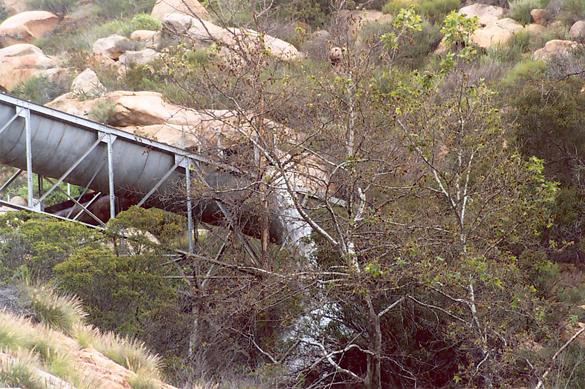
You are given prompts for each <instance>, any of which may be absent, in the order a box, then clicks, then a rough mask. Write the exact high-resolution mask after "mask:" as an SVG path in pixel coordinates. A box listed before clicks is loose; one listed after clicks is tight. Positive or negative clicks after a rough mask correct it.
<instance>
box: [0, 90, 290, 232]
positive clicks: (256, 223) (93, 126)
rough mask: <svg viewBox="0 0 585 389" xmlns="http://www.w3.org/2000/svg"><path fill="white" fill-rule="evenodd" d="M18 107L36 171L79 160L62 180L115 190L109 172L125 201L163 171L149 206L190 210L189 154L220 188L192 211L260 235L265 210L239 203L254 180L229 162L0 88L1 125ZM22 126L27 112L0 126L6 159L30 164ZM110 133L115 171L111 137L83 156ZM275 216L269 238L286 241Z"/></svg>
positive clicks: (56, 174) (47, 173)
mask: <svg viewBox="0 0 585 389" xmlns="http://www.w3.org/2000/svg"><path fill="white" fill-rule="evenodd" d="M17 107H21V108H25V109H27V110H29V112H30V121H29V125H30V130H31V146H32V160H33V161H32V171H33V172H34V173H36V174H38V175H41V176H44V177H51V178H55V179H58V178H60V177H61V176H63V175H64V174H66V173H67V171H68V170H69V169H70V167H72V166H73V165H74V164H77V163H78V166H77V167H76V168H75V169H74V170H73V171H72V172H71V173H70V174H69V175H68V176H67V178H66V179H65V180H64V181H65V182H68V183H70V184H74V185H78V186H82V187H85V186H88V187H89V188H91V189H93V190H94V191H96V192H101V193H108V192H109V179H110V174H111V175H112V177H113V182H114V188H115V194H116V197H117V198H118V199H120V201H121V202H122V203H123V204H122V206H121V208H124V207H128V206H129V205H132V204H137V203H138V202H139V201H140V199H141V198H142V197H143V196H144V195H145V194H146V193H149V192H150V191H151V190H152V189H153V188H155V186H156V185H157V183H159V181H160V180H161V178H163V177H165V176H166V175H168V178H167V179H166V180H165V181H164V183H162V184H161V185H160V187H158V189H157V190H156V191H155V192H154V193H153V195H152V196H151V197H150V198H149V199H148V200H147V201H146V202H145V204H144V206H146V207H156V208H161V209H165V210H169V211H172V212H177V213H182V214H184V213H185V212H186V209H187V208H186V193H185V191H184V190H181V188H184V187H185V185H184V182H185V168H184V167H182V166H177V162H178V161H179V160H180V159H184V158H189V159H190V160H192V161H195V162H196V163H197V164H198V166H200V167H201V177H203V179H204V180H205V181H206V183H207V184H208V185H210V186H211V187H212V188H214V189H215V193H214V191H212V193H211V194H210V193H207V195H205V196H202V197H201V198H194V199H192V200H193V206H194V208H193V214H194V216H195V217H196V218H199V219H200V220H202V221H203V222H205V223H209V224H212V225H219V226H227V225H229V224H230V223H233V224H236V225H237V227H238V228H239V229H240V230H241V231H242V232H243V233H245V234H246V235H249V236H253V237H259V236H260V235H261V220H262V216H261V215H260V213H259V212H258V210H257V209H256V208H254V207H251V206H246V205H241V204H242V201H243V199H245V198H247V197H248V196H250V195H251V193H250V192H249V190H236V189H238V188H245V187H247V184H248V182H247V180H246V179H244V178H242V176H241V175H238V174H237V173H235V172H234V171H231V170H230V169H229V167H227V166H222V165H221V164H220V163H215V162H212V161H209V160H208V159H206V157H204V156H200V155H194V154H192V153H189V152H187V151H185V150H181V149H177V148H174V147H172V146H168V145H165V144H161V143H158V142H155V141H152V140H149V139H146V138H141V137H138V136H136V135H134V134H129V133H126V132H124V131H121V130H118V129H115V128H111V127H107V126H103V125H100V124H97V123H94V122H91V121H89V120H86V119H82V118H78V117H76V116H73V115H69V114H66V113H63V112H60V111H56V110H52V109H50V108H47V107H43V106H38V105H36V104H32V103H29V102H26V101H22V100H19V99H16V98H13V97H11V96H7V95H0V128H2V127H3V126H4V125H5V124H6V123H8V122H9V121H10V119H12V118H13V117H14V115H15V113H16V110H17ZM24 128H25V118H23V117H18V118H16V119H15V120H14V121H13V122H12V123H11V124H9V125H8V127H6V129H5V130H4V131H3V132H2V133H1V134H0V164H4V165H8V166H12V167H15V168H19V169H24V170H26V169H27V158H26V156H27V148H26V134H25V131H24ZM104 136H115V137H116V141H115V142H114V143H113V150H112V159H113V166H114V169H113V171H112V172H110V171H109V169H108V164H107V160H108V153H107V144H106V143H100V144H98V145H97V147H95V149H94V150H93V151H91V152H90V153H89V155H87V156H86V157H85V158H83V160H81V161H80V159H81V158H82V157H83V155H84V154H85V153H86V152H87V151H88V150H89V149H90V148H91V147H92V146H94V145H95V143H96V142H97V141H98V139H102V138H103V137H104ZM174 167H175V169H173V168H174ZM169 172H170V173H169ZM226 189H228V191H226ZM218 202H220V203H224V204H225V205H226V206H227V208H228V209H230V210H231V211H230V213H232V214H231V215H229V216H230V219H231V220H228V219H227V218H226V215H225V214H224V212H222V210H221V209H220V207H219V205H218ZM119 203H120V202H119ZM96 206H99V207H102V208H103V207H107V209H108V210H109V204H104V201H103V200H102V199H100V200H99V201H97V202H96ZM61 211H62V210H61ZM269 220H270V226H269V231H270V239H271V241H272V242H275V243H281V242H282V241H283V236H282V235H283V231H284V228H283V225H282V222H281V219H280V217H279V216H278V213H277V212H276V211H274V212H271V214H270V217H269Z"/></svg>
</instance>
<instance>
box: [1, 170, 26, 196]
mask: <svg viewBox="0 0 585 389" xmlns="http://www.w3.org/2000/svg"><path fill="white" fill-rule="evenodd" d="M22 172H23V170H22V169H18V171H17V172H16V173H14V174H13V175H12V177H10V178H9V179H8V180H7V181H6V182H5V183H4V184H2V186H0V194H2V192H4V191H5V190H6V189H7V188H8V187H9V186H10V185H12V183H13V182H14V181H16V179H17V178H18V177H20V175H21V174H22Z"/></svg>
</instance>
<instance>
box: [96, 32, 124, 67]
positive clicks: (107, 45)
mask: <svg viewBox="0 0 585 389" xmlns="http://www.w3.org/2000/svg"><path fill="white" fill-rule="evenodd" d="M132 48H134V46H133V44H132V41H131V40H130V39H128V38H126V37H123V36H121V35H110V36H108V37H105V38H101V39H98V40H97V41H95V43H94V44H93V53H94V54H95V55H98V56H103V57H105V58H109V59H111V60H114V61H117V60H118V59H119V58H120V56H121V55H122V54H124V53H125V52H126V51H128V50H131V49H132Z"/></svg>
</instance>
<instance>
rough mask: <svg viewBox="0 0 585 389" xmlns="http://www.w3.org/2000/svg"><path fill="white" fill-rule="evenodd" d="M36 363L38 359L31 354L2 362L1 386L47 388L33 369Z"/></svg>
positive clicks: (28, 388)
mask: <svg viewBox="0 0 585 389" xmlns="http://www.w3.org/2000/svg"><path fill="white" fill-rule="evenodd" d="M36 363H37V361H36V359H35V358H34V357H33V356H32V355H30V356H29V357H28V358H26V357H21V358H14V360H12V361H10V362H7V363H2V364H0V386H1V387H3V388H10V387H12V388H27V389H44V388H46V386H45V385H44V384H43V382H42V381H41V380H40V379H39V378H38V377H36V376H35V374H34V373H33V371H32V368H33V367H34V366H35V365H36Z"/></svg>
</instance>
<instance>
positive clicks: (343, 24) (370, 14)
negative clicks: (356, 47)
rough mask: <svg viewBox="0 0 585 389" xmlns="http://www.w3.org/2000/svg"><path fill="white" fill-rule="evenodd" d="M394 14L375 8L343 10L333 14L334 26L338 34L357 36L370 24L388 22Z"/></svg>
mask: <svg viewBox="0 0 585 389" xmlns="http://www.w3.org/2000/svg"><path fill="white" fill-rule="evenodd" d="M392 18H393V16H392V15H390V14H385V13H383V12H381V11H375V10H354V11H350V10H341V11H338V12H336V13H335V14H334V15H333V16H332V28H333V32H334V33H335V34H336V35H338V34H339V35H341V36H344V35H346V34H347V35H348V36H350V37H352V38H354V39H355V38H357V37H358V36H359V34H360V33H361V32H362V30H363V29H364V27H365V26H367V25H368V24H373V23H377V24H386V23H391V22H392Z"/></svg>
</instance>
